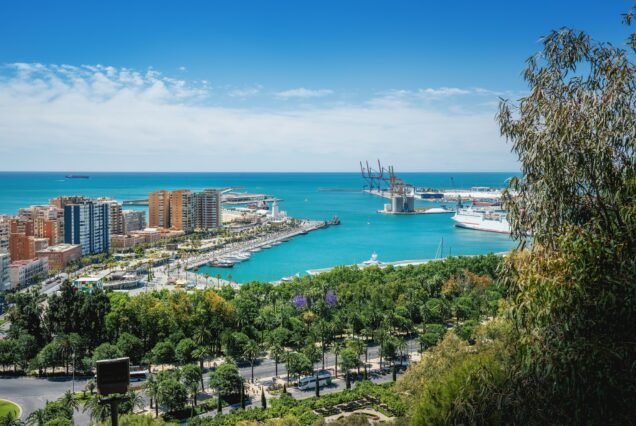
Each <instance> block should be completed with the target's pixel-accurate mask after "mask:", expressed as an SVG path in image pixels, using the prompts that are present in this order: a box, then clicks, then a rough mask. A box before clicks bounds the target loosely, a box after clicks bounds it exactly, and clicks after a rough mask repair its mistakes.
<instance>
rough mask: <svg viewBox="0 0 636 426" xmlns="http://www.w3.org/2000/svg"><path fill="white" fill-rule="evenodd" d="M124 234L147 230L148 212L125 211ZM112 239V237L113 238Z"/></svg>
mask: <svg viewBox="0 0 636 426" xmlns="http://www.w3.org/2000/svg"><path fill="white" fill-rule="evenodd" d="M122 213H123V217H124V234H128V233H130V232H132V231H141V230H142V229H145V228H146V212H145V211H143V210H124V211H123V212H122ZM111 238H112V237H111Z"/></svg>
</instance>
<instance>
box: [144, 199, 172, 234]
mask: <svg viewBox="0 0 636 426" xmlns="http://www.w3.org/2000/svg"><path fill="white" fill-rule="evenodd" d="M148 226H150V227H151V228H170V191H165V190H161V191H156V192H151V193H150V194H149V195H148Z"/></svg>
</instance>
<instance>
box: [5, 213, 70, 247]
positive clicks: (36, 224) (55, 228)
mask: <svg viewBox="0 0 636 426" xmlns="http://www.w3.org/2000/svg"><path fill="white" fill-rule="evenodd" d="M18 214H19V216H20V217H21V218H25V219H27V220H28V221H31V222H32V223H33V225H32V226H33V231H32V233H33V236H35V237H38V238H47V239H48V240H49V245H55V244H58V243H60V242H62V240H63V239H64V210H63V209H61V208H58V207H54V206H31V207H26V208H22V209H20V210H19V211H18ZM27 226H28V225H27ZM17 232H25V233H27V235H30V233H29V231H28V230H26V229H24V230H17Z"/></svg>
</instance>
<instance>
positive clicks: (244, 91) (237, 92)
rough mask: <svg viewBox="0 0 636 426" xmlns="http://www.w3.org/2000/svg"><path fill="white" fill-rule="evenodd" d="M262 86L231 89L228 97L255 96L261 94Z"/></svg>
mask: <svg viewBox="0 0 636 426" xmlns="http://www.w3.org/2000/svg"><path fill="white" fill-rule="evenodd" d="M262 89H263V86H261V85H256V86H252V87H243V88H240V89H232V90H230V91H229V92H228V95H229V96H231V97H233V98H248V97H251V96H256V95H258V94H259V93H261V90H262Z"/></svg>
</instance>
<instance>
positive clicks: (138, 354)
mask: <svg viewBox="0 0 636 426" xmlns="http://www.w3.org/2000/svg"><path fill="white" fill-rule="evenodd" d="M117 348H118V349H119V351H120V352H121V353H122V355H123V356H127V357H129V358H130V362H131V363H132V364H134V365H137V364H139V363H140V362H141V359H142V357H143V356H144V344H143V342H142V341H141V339H140V338H139V337H137V336H134V335H132V334H130V333H125V332H124V333H122V334H121V335H120V336H119V338H118V339H117Z"/></svg>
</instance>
